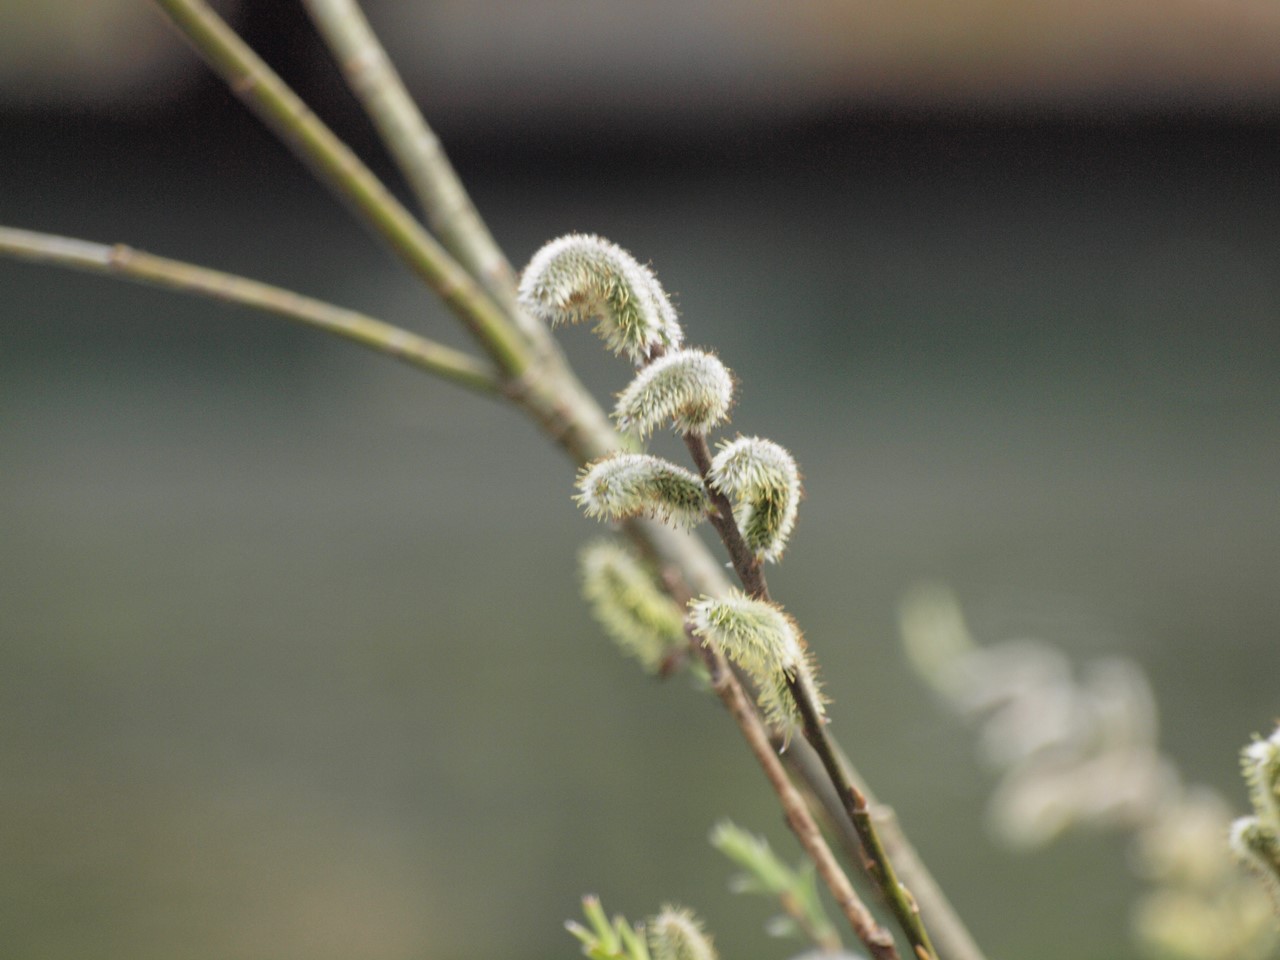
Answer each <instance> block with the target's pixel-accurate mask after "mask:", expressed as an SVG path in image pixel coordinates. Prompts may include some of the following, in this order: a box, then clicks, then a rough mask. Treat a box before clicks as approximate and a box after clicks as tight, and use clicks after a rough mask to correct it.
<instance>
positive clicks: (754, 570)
mask: <svg viewBox="0 0 1280 960" xmlns="http://www.w3.org/2000/svg"><path fill="white" fill-rule="evenodd" d="M684 441H685V446H686V447H687V448H688V449H689V454H690V456H691V457H692V458H693V461H694V463H695V464H696V465H697V467H698V472H699V473H700V474H701V475H702V479H703V483H704V484H705V485H706V488H707V492H708V494H709V495H710V497H711V502H712V507H713V511H712V514H711V517H710V519H711V523H712V525H713V526H714V527H715V529H716V532H717V533H718V534H719V535H720V538H721V540H722V541H723V542H724V546H725V549H726V550H727V551H728V552H729V559H730V562H731V563H732V564H733V569H734V571H735V572H736V573H737V574H738V578H739V579H740V580H741V581H742V586H743V589H745V590H746V591H747V593H748V594H750V595H751V596H752V597H754V598H755V599H756V600H763V601H765V602H770V601H771V598H770V596H769V584H768V581H767V580H766V579H765V575H764V570H763V566H762V564H761V563H760V561H759V559H757V558H756V557H755V556H754V555H753V554H752V552H751V549H750V548H749V547H748V546H747V543H746V541H745V540H744V539H743V536H742V532H741V531H740V530H739V529H738V525H737V523H736V522H735V521H734V518H733V506H732V504H730V503H729V501H728V498H726V497H725V496H724V494H722V493H719V492H718V491H717V490H716V489H715V487H714V486H713V485H712V484H711V482H710V473H711V450H710V448H709V447H708V446H707V438H706V437H705V436H703V435H702V434H700V433H686V434H685V435H684ZM787 687H788V689H790V691H791V695H792V698H793V699H794V700H795V702H796V707H797V709H798V710H799V711H800V718H801V725H802V728H803V730H804V736H805V740H807V741H808V743H809V745H810V746H811V747H813V749H814V751H815V753H817V755H818V758H819V760H821V762H822V767H823V769H824V770H825V771H826V774H827V777H828V778H829V779H830V781H831V784H832V786H834V787H835V790H836V796H837V798H838V799H839V801H840V805H841V807H842V809H843V811H844V815H845V817H846V818H847V819H848V821H849V822H850V823H851V824H852V825H853V828H854V831H855V832H856V833H857V835H858V839H859V841H860V842H861V845H862V858H861V859H862V864H863V867H864V869H865V870H866V872H867V876H868V877H869V878H870V879H871V881H872V883H874V884H875V886H876V888H877V890H879V892H880V895H881V896H882V897H883V899H884V901H885V903H886V904H887V905H888V907H889V909H890V910H891V911H892V912H893V915H894V918H895V919H896V920H897V921H898V925H899V926H900V927H901V928H902V931H903V933H904V934H905V935H906V937H907V940H908V942H909V943H910V944H911V948H912V950H913V951H914V952H915V954H916V956H917V957H919V958H920V960H937V953H936V952H935V951H934V948H933V944H932V943H931V942H930V940H929V934H928V931H926V930H925V928H924V924H923V923H922V922H921V920H920V907H919V905H918V904H917V903H916V901H915V898H914V897H913V896H912V895H911V892H910V891H909V890H907V888H906V887H905V886H903V884H902V883H901V881H899V879H898V876H897V873H896V872H895V871H894V868H893V864H892V862H891V861H890V860H889V855H888V853H887V852H886V850H885V845H884V842H883V840H882V839H881V838H880V834H879V831H878V830H877V829H876V825H875V823H874V822H873V821H872V819H871V815H870V812H869V809H868V805H867V800H866V797H865V796H864V795H863V794H862V792H861V791H860V790H859V789H858V788H857V787H856V786H854V784H853V783H852V782H851V781H850V779H849V775H848V771H847V770H846V769H845V767H844V766H842V765H841V764H840V762H839V760H838V759H837V755H836V748H835V746H834V744H833V743H832V740H831V737H830V736H829V734H828V733H827V728H826V723H825V721H824V720H823V712H822V709H821V704H820V703H819V702H818V700H817V694H816V691H815V690H814V688H813V685H812V684H809V683H805V682H803V680H802V678H801V677H800V675H799V674H797V675H796V676H794V677H788V679H787Z"/></svg>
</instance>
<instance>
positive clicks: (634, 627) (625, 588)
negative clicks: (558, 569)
mask: <svg viewBox="0 0 1280 960" xmlns="http://www.w3.org/2000/svg"><path fill="white" fill-rule="evenodd" d="M578 560H579V566H580V569H581V571H582V590H583V593H584V595H585V596H586V598H587V602H588V603H589V604H590V606H591V611H592V613H593V614H594V615H595V618H596V620H597V622H599V624H600V626H601V627H602V628H603V629H604V631H605V633H607V634H608V635H609V637H610V638H611V639H612V640H613V641H614V642H615V643H616V644H617V645H618V646H619V647H620V648H621V649H622V650H623V651H624V652H625V653H627V654H629V655H631V656H633V657H635V658H636V659H637V660H639V661H640V663H641V665H642V666H643V667H644V668H645V670H647V671H648V672H650V673H656V672H658V671H659V670H661V669H662V667H663V666H664V665H665V663H666V662H667V660H668V659H669V658H670V657H671V655H672V654H674V653H675V652H677V651H678V650H680V649H682V648H683V647H684V646H685V634H684V613H683V611H682V610H681V609H680V607H679V606H678V605H677V604H676V603H675V601H673V600H672V599H671V598H670V597H668V596H667V595H666V594H665V593H663V592H662V591H661V590H660V589H659V588H658V585H657V584H656V583H655V582H654V579H653V577H652V576H651V575H650V573H649V571H648V570H647V569H645V566H644V564H643V563H642V562H641V561H640V559H639V558H638V557H637V556H636V555H635V554H634V553H632V552H631V551H630V550H628V549H627V548H626V547H624V546H622V545H621V544H618V543H615V542H614V541H612V540H599V541H597V542H595V543H591V544H588V545H587V546H586V547H584V548H583V549H582V552H581V553H580V554H579V557H578Z"/></svg>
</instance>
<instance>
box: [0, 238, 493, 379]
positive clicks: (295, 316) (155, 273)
mask: <svg viewBox="0 0 1280 960" xmlns="http://www.w3.org/2000/svg"><path fill="white" fill-rule="evenodd" d="M0 254H4V255H6V256H11V257H15V258H17V259H20V260H27V261H29V262H32V263H41V264H50V265H56V266H62V267H70V268H72V269H75V270H83V271H86V272H88V273H100V274H108V275H113V276H118V277H122V278H124V279H127V280H135V281H137V282H139V283H145V284H149V285H151V286H156V287H165V288H168V289H170V290H178V291H181V292H183V293H192V294H196V295H199V296H204V297H211V298H213V299H215V300H223V301H226V302H228V303H235V304H239V305H241V306H245V307H252V308H254V309H257V310H263V311H265V312H267V313H271V314H275V315H276V316H278V317H283V318H285V319H286V320H293V321H296V322H298V323H302V324H305V325H307V326H309V327H314V328H316V329H318V330H323V331H325V332H326V333H331V334H334V335H335V336H339V337H343V338H345V339H347V340H351V341H354V342H355V343H358V344H360V345H362V346H365V347H368V348H370V349H371V350H377V351H378V352H380V353H385V354H388V355H390V356H392V357H395V358H396V359H398V360H403V361H404V362H405V363H408V364H410V365H412V366H415V367H418V368H419V369H422V370H426V371H427V372H429V373H434V374H436V375H437V376H440V377H443V378H444V379H446V380H449V381H451V382H453V383H456V384H458V385H460V386H464V387H467V388H468V389H470V390H476V391H478V392H480V393H487V394H495V393H497V392H498V389H499V384H498V378H497V375H496V374H495V373H494V370H493V367H492V366H491V365H490V364H488V363H486V362H485V361H483V360H480V359H477V358H475V357H471V356H468V355H467V354H465V353H462V352H460V351H458V350H454V349H453V348H452V347H446V346H444V345H443V344H440V343H436V342H434V341H432V340H428V339H426V338H425V337H420V336H418V335H417V334H415V333H410V332H409V331H408V330H404V329H402V328H400V327H396V326H392V325H391V324H389V323H386V322H384V321H382V320H377V319H375V318H373V317H370V316H367V315H365V314H363V313H358V312H356V311H355V310H347V309H345V308H343V307H337V306H334V305H333V304H330V303H325V302H323V301H321V300H315V299H313V298H311V297H306V296H303V295H302V294H300V293H294V292H293V291H292V290H284V289H282V288H280V287H273V286H271V285H270V284H266V283H260V282H259V281H257V280H250V279H248V278H246V277H240V276H236V275H234V274H230V273H222V272H221V271H218V270H210V269H209V268H207V267H200V266H196V265H195V264H191V263H184V262H182V261H181V260H170V259H168V258H166V257H157V256H153V255H152V254H149V253H143V252H142V251H140V250H134V249H133V248H132V247H126V246H124V245H123V244H115V245H113V246H108V245H106V244H101V243H90V242H89V241H87V240H75V239H71V238H69V237H59V236H54V235H53V234H48V233H36V232H34V231H30V230H18V229H15V228H13V227H0Z"/></svg>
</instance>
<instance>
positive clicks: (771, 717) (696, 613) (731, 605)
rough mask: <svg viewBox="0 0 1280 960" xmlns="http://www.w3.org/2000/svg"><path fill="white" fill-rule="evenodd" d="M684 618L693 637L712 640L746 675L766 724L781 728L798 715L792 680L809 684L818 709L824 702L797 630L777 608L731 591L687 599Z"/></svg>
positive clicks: (796, 718)
mask: <svg viewBox="0 0 1280 960" xmlns="http://www.w3.org/2000/svg"><path fill="white" fill-rule="evenodd" d="M689 620H690V624H691V625H692V628H693V633H694V635H695V636H697V637H701V638H702V639H703V641H704V642H705V641H710V642H711V643H713V644H715V646H716V647H718V648H719V649H720V650H721V652H723V653H724V655H725V656H726V657H728V658H729V659H730V660H732V661H733V662H734V663H736V664H737V665H738V666H739V667H741V668H742V669H743V670H744V671H746V673H747V675H748V676H750V677H751V680H752V683H754V684H755V686H756V689H757V697H758V703H759V704H760V708H761V710H763V711H764V714H765V719H766V720H768V722H769V723H771V724H773V725H775V726H778V727H783V728H786V727H789V726H790V725H791V724H792V723H795V722H797V721H798V720H799V719H800V717H799V713H798V711H797V709H796V705H795V700H794V698H793V696H792V694H791V690H790V686H791V684H792V683H799V684H800V685H802V686H804V687H807V688H808V689H809V693H810V694H811V699H812V701H813V703H814V705H815V706H816V707H817V708H818V710H819V713H821V708H822V704H823V702H824V701H823V698H822V696H821V694H820V692H819V688H818V683H817V679H816V677H815V673H814V667H813V662H812V658H811V657H810V656H809V652H808V650H807V649H806V648H805V644H804V639H803V637H801V635H800V629H799V628H798V627H797V626H796V624H795V621H794V620H792V619H791V618H790V617H789V616H787V614H786V613H784V612H783V610H782V608H781V607H779V606H777V605H776V604H772V603H766V602H764V601H763V600H755V599H752V598H751V597H748V596H747V595H746V594H744V593H741V592H738V591H734V592H733V593H731V594H730V595H729V596H728V597H726V598H724V599H716V598H714V597H700V598H698V599H697V600H693V601H691V602H690V603H689Z"/></svg>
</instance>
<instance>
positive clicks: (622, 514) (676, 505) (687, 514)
mask: <svg viewBox="0 0 1280 960" xmlns="http://www.w3.org/2000/svg"><path fill="white" fill-rule="evenodd" d="M574 499H575V500H577V502H578V503H580V504H581V505H582V508H583V510H585V511H586V514H587V516H589V517H599V518H600V519H603V520H625V519H627V518H628V517H642V516H645V517H656V518H658V519H660V520H663V521H665V522H667V523H670V524H672V525H674V526H677V527H693V526H696V525H697V524H698V523H700V522H701V521H702V520H704V519H705V518H706V516H707V509H708V501H707V491H706V489H705V488H704V487H703V486H702V481H701V479H699V477H698V476H697V474H695V473H693V472H691V471H689V470H686V469H684V467H678V466H676V465H675V464H674V463H671V462H670V461H668V460H664V459H662V458H661V457H655V456H650V455H649V454H645V453H615V454H612V455H611V456H608V457H605V458H604V459H603V460H597V461H596V462H595V463H593V464H589V465H588V466H587V467H585V468H584V469H583V470H582V472H581V473H580V474H579V475H578V495H577V496H576V497H575V498H574Z"/></svg>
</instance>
